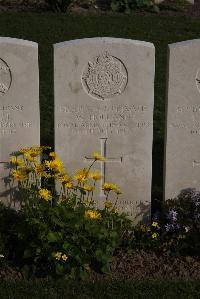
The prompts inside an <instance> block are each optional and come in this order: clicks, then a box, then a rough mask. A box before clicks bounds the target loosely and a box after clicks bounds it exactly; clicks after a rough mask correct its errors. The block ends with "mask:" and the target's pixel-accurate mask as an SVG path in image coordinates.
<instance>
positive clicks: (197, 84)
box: [195, 69, 200, 92]
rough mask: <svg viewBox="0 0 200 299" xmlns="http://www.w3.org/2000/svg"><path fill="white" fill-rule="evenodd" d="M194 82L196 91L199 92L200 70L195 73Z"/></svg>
mask: <svg viewBox="0 0 200 299" xmlns="http://www.w3.org/2000/svg"><path fill="white" fill-rule="evenodd" d="M195 81H196V86H197V89H198V91H199V92H200V69H198V71H197V74H196V78H195Z"/></svg>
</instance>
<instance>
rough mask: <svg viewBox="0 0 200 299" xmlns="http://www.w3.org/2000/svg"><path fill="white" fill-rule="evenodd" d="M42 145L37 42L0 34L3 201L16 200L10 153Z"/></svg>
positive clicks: (0, 178) (0, 186)
mask: <svg viewBox="0 0 200 299" xmlns="http://www.w3.org/2000/svg"><path fill="white" fill-rule="evenodd" d="M39 144H40V117H39V71H38V45H37V44H36V43H33V42H30V41H25V40H20V39H14V38H7V37H0V200H1V201H2V202H6V203H10V202H11V201H12V200H14V194H13V187H12V186H11V184H10V183H9V180H8V175H9V172H10V169H8V166H9V165H8V164H9V160H10V154H11V153H12V152H16V151H18V150H19V149H20V148H21V147H29V146H33V145H39Z"/></svg>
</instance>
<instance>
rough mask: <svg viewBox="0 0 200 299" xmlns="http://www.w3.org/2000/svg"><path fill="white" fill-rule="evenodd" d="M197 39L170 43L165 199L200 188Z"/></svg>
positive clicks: (199, 65)
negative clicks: (182, 191)
mask: <svg viewBox="0 0 200 299" xmlns="http://www.w3.org/2000/svg"><path fill="white" fill-rule="evenodd" d="M199 54H200V39H199V40H191V41H186V42H180V43H175V44H171V45H169V74H168V104H167V125H166V127H167V135H166V157H165V198H166V199H168V198H173V197H175V196H176V195H177V194H178V193H179V192H180V191H181V190H182V189H185V188H191V187H192V188H197V189H200V150H199V149H200V55H199Z"/></svg>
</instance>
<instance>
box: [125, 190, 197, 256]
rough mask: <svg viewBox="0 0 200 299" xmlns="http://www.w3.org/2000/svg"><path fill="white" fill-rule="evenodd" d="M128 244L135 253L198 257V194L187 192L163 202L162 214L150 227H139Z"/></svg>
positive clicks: (142, 225) (155, 218) (194, 191)
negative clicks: (145, 252)
mask: <svg viewBox="0 0 200 299" xmlns="http://www.w3.org/2000/svg"><path fill="white" fill-rule="evenodd" d="M129 241H130V244H131V248H134V249H136V248H137V249H144V250H154V251H156V252H159V253H163V252H164V253H168V254H171V255H194V256H199V254H200V192H199V191H196V190H195V189H186V190H183V191H181V193H180V194H179V196H178V197H177V198H174V199H170V200H167V201H166V202H164V204H163V211H162V214H161V215H160V216H159V215H154V218H153V221H152V223H151V224H150V225H144V224H138V226H136V227H135V228H134V231H133V236H132V238H130V240H129Z"/></svg>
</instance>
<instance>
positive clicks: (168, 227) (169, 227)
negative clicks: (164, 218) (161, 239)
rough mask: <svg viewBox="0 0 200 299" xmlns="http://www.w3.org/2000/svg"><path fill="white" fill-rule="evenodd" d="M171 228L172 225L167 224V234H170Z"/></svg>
mask: <svg viewBox="0 0 200 299" xmlns="http://www.w3.org/2000/svg"><path fill="white" fill-rule="evenodd" d="M171 227H172V225H171V224H169V223H167V224H166V225H165V230H166V232H169V231H170V230H171Z"/></svg>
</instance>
